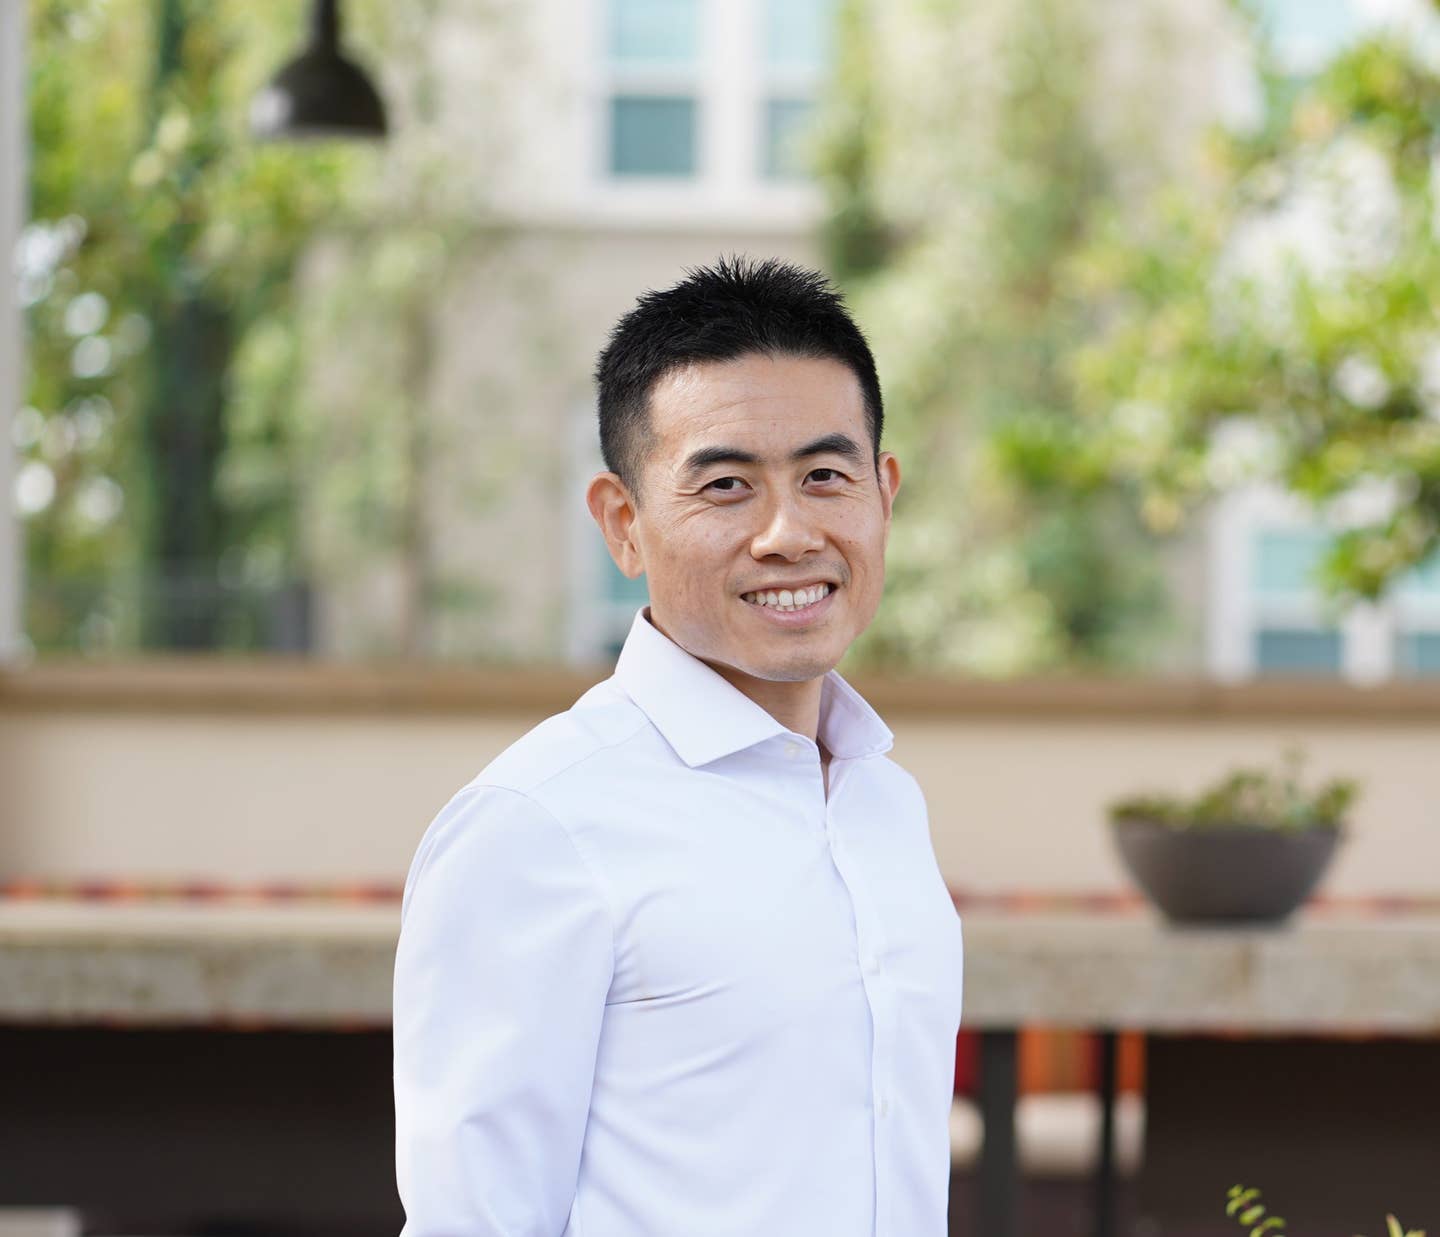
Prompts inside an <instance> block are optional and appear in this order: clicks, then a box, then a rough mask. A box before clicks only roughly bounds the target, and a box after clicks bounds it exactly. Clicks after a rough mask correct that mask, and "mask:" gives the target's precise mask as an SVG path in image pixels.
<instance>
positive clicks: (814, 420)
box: [592, 354, 900, 682]
mask: <svg viewBox="0 0 1440 1237" xmlns="http://www.w3.org/2000/svg"><path fill="white" fill-rule="evenodd" d="M650 428H651V435H652V437H651V450H650V452H649V454H648V455H647V457H646V458H645V461H644V464H643V473H642V476H641V478H640V481H639V485H640V495H639V504H638V508H634V509H633V518H632V519H631V521H630V523H629V526H628V530H627V537H626V541H627V543H628V544H627V545H625V546H623V547H621V549H622V552H621V553H619V554H618V555H617V557H619V558H620V560H621V562H620V565H621V569H622V570H624V571H626V574H628V575H632V576H633V575H637V574H639V571H641V570H643V571H644V572H645V575H646V577H647V583H648V586H649V592H650V615H651V618H652V620H653V621H654V623H655V625H656V626H657V627H659V628H660V630H661V631H663V632H664V633H665V634H666V635H667V636H669V637H670V638H671V639H672V640H674V641H675V642H676V643H677V644H679V645H680V646H681V647H682V648H684V649H686V650H687V651H688V652H690V653H691V654H692V655H694V656H696V657H698V658H700V659H701V660H702V661H706V662H708V663H710V664H712V665H714V666H715V667H716V669H718V670H719V671H720V672H721V673H722V674H726V677H727V678H731V680H732V681H734V680H735V674H734V673H733V672H738V673H739V674H741V675H747V676H750V677H752V678H756V679H765V680H770V681H780V682H800V681H805V680H810V679H815V678H818V677H819V676H821V675H823V674H824V673H825V672H826V671H828V670H830V669H832V668H833V667H834V666H835V665H836V664H837V663H838V662H839V660H840V658H841V657H842V656H843V654H844V653H845V650H846V649H847V648H849V647H850V644H851V642H852V641H854V639H855V637H856V636H858V635H859V634H860V633H861V632H862V631H863V630H864V629H865V628H866V626H868V624H869V623H870V620H871V619H872V618H873V617H874V615H875V611H876V608H877V607H878V606H879V604H880V595H881V591H882V588H883V585H884V580H885V546H886V542H887V541H888V539H889V532H890V510H891V504H892V502H893V500H894V496H895V492H896V491H897V489H898V488H899V483H900V471H899V465H898V463H897V462H896V461H895V458H894V456H892V455H890V453H889V452H884V453H882V454H881V456H880V460H879V470H878V472H877V470H876V463H875V459H874V449H873V447H872V445H871V441H870V433H869V430H868V428H867V425H866V420H865V406H864V397H863V395H862V393H861V389H860V384H859V382H858V381H857V379H856V377H855V375H854V374H853V373H852V372H851V370H850V369H849V367H847V366H845V365H843V364H841V363H840V362H838V361H834V360H830V359H814V358H800V357H792V356H776V357H767V356H763V355H760V354H751V355H748V356H744V357H741V358H739V359H737V360H734V361H724V362H705V363H701V364H697V365H693V366H690V367H688V368H686V369H684V370H679V371H674V372H672V373H671V374H669V375H667V376H666V377H665V378H663V379H662V380H661V381H660V382H658V383H657V384H656V385H655V387H654V389H653V390H652V392H651V396H650ZM592 509H593V508H592ZM611 545H612V549H614V548H615V542H614V540H613V539H612V542H611ZM817 588H818V589H819V590H820V592H822V593H826V590H827V589H828V593H826V595H824V596H823V597H820V599H819V600H814V601H810V602H809V603H808V604H805V599H806V597H807V596H813V595H814V594H813V593H808V592H807V590H815V589H817ZM785 592H788V593H790V594H791V596H790V597H789V598H788V599H787V598H786V597H785V596H783V593H785ZM796 592H800V593H801V594H802V595H801V596H800V597H798V598H797V597H795V596H794V594H795V593H796ZM757 594H764V595H767V600H769V598H768V595H769V594H774V595H775V600H778V601H779V602H781V603H785V602H787V601H788V603H789V607H790V608H789V609H787V608H786V607H785V606H784V605H783V604H782V605H770V604H761V602H760V598H759V597H758V596H757ZM727 668H728V670H729V671H731V672H732V673H726V671H727Z"/></svg>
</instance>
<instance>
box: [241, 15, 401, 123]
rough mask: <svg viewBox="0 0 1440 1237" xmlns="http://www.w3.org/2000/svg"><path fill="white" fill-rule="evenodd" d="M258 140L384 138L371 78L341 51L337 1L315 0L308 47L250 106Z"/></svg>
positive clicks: (382, 110) (381, 114)
mask: <svg viewBox="0 0 1440 1237" xmlns="http://www.w3.org/2000/svg"><path fill="white" fill-rule="evenodd" d="M250 130H251V132H252V133H253V134H254V135H255V136H256V137H257V138H262V139H274V140H279V141H291V140H295V139H299V138H317V137H318V138H325V137H384V136H385V107H384V104H382V103H381V102H380V96H379V94H377V93H376V91H375V87H374V86H373V85H371V83H370V79H369V77H367V76H366V75H365V73H364V71H363V70H362V69H361V68H360V66H359V65H357V64H356V63H355V62H354V61H353V60H349V59H347V58H346V57H345V56H344V55H343V54H342V53H341V51H340V10H339V3H338V0H315V3H314V7H313V8H312V9H311V10H310V42H309V43H308V44H307V45H306V47H305V49H304V50H303V51H302V52H301V53H300V55H299V56H297V57H296V58H295V59H294V60H292V61H291V62H290V63H289V64H287V65H286V66H285V67H284V68H283V69H281V70H280V72H278V73H277V74H275V76H274V77H273V78H272V79H271V80H270V84H269V85H268V86H266V87H265V89H264V90H262V91H260V93H259V94H257V95H256V96H255V98H254V100H253V101H252V102H251V104H250Z"/></svg>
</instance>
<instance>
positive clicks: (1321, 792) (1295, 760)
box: [1109, 748, 1357, 924]
mask: <svg viewBox="0 0 1440 1237" xmlns="http://www.w3.org/2000/svg"><path fill="white" fill-rule="evenodd" d="M1302 762H1303V755H1302V753H1301V752H1300V751H1299V750H1298V749H1293V748H1292V749H1290V750H1288V751H1286V753H1285V755H1284V757H1283V765H1282V769H1281V771H1280V772H1279V773H1278V774H1275V773H1270V772H1267V771H1266V770H1263V769H1254V768H1242V769H1237V770H1235V771H1234V772H1231V773H1229V774H1228V775H1226V776H1224V777H1222V778H1221V779H1220V780H1218V781H1217V782H1215V783H1214V784H1213V785H1211V786H1209V787H1207V788H1205V789H1204V790H1202V791H1201V792H1200V793H1199V794H1198V795H1196V796H1194V797H1193V798H1190V799H1185V798H1180V797H1176V796H1173V795H1165V794H1142V795H1135V796H1131V797H1128V798H1124V799H1120V800H1117V801H1116V802H1114V803H1112V804H1111V805H1110V808H1109V812H1110V824H1111V829H1112V833H1113V835H1114V838H1115V842H1116V845H1117V846H1118V848H1119V850H1120V856H1121V858H1122V859H1123V860H1124V862H1125V866H1126V867H1127V868H1128V869H1129V871H1130V874H1131V876H1133V877H1134V879H1135V881H1136V883H1137V884H1138V885H1139V886H1140V888H1141V889H1142V890H1144V892H1145V893H1146V895H1147V896H1148V897H1149V898H1150V900H1151V901H1152V902H1154V903H1155V905H1156V906H1157V907H1158V908H1159V909H1160V911H1161V912H1162V913H1163V914H1164V915H1165V916H1166V918H1168V919H1170V920H1172V921H1174V922H1177V923H1250V924H1253V923H1272V924H1273V923H1278V922H1280V921H1281V920H1283V919H1285V918H1286V917H1287V916H1288V915H1290V914H1291V913H1292V912H1293V911H1294V910H1295V909H1296V908H1297V907H1298V906H1300V905H1301V903H1303V902H1304V901H1305V899H1306V898H1308V897H1309V896H1310V894H1311V892H1312V891H1313V890H1314V888H1315V886H1316V885H1317V884H1318V883H1319V881H1320V878H1321V876H1322V875H1324V872H1325V869H1326V867H1327V866H1328V865H1329V863H1330V860H1331V858H1332V856H1333V855H1334V852H1335V847H1336V845H1337V844H1338V843H1339V842H1340V841H1341V839H1342V838H1343V837H1344V828H1343V825H1344V820H1345V817H1346V814H1347V812H1348V811H1349V810H1350V807H1351V805H1352V804H1353V802H1354V800H1355V795H1356V791H1357V787H1356V783H1355V782H1353V781H1351V780H1348V779H1336V780H1334V781H1330V782H1326V783H1325V784H1323V785H1321V786H1319V787H1317V788H1316V789H1315V790H1312V791H1306V790H1304V789H1303V788H1302V787H1301V785H1300V780H1299V771H1300V765H1301V763H1302Z"/></svg>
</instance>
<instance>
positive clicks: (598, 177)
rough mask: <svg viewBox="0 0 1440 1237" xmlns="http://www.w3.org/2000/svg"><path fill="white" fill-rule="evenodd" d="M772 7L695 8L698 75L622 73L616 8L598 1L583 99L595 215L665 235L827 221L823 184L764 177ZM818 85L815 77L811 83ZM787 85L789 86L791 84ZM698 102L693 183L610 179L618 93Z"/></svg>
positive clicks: (740, 3)
mask: <svg viewBox="0 0 1440 1237" xmlns="http://www.w3.org/2000/svg"><path fill="white" fill-rule="evenodd" d="M763 2H764V0H696V3H697V5H698V9H699V31H700V34H699V43H700V46H699V54H698V59H697V63H696V65H695V68H694V70H693V72H690V73H685V72H679V73H677V72H674V71H671V72H665V71H662V70H658V69H657V70H654V71H650V70H643V69H639V68H629V67H623V66H617V65H615V64H613V63H612V61H611V59H610V40H609V31H610V25H609V23H610V5H611V0H590V2H589V3H588V4H586V5H584V6H583V8H584V11H585V14H586V19H585V27H586V28H585V30H584V32H583V34H584V41H585V46H586V50H587V54H586V55H585V57H584V63H585V64H586V66H587V77H586V79H585V81H584V82H583V86H582V90H581V91H580V99H581V106H582V107H583V108H584V114H585V120H584V128H585V136H584V141H585V147H586V150H587V152H588V153H587V155H586V157H585V160H584V163H585V175H584V177H583V179H582V184H581V186H580V188H581V194H582V197H583V199H584V202H585V207H586V210H587V213H589V214H590V215H592V216H596V217H599V218H600V219H602V220H603V219H611V220H613V221H615V222H617V223H626V224H631V225H641V226H648V225H652V224H653V225H655V226H660V227H665V228H677V227H690V226H695V225H696V224H697V223H701V224H705V225H707V226H713V225H715V224H720V223H723V226H724V227H725V228H726V229H727V230H728V231H746V230H750V229H763V230H765V231H767V232H775V231H791V230H803V229H805V228H808V227H810V226H812V225H813V224H814V222H815V221H816V219H818V217H819V214H820V211H821V208H822V205H823V202H822V198H821V193H820V189H819V186H818V185H815V184H811V183H808V182H806V181H803V180H801V181H795V180H772V179H771V178H769V177H767V176H765V175H764V166H763V158H762V157H763V154H764V147H763V136H764V135H763V106H764V100H765V99H766V98H768V97H769V89H770V78H769V77H768V75H767V71H766V65H765V60H764V51H765V49H764V45H763V26H762V24H761V17H762V13H761V9H760V5H761V4H762V3H763ZM812 76H813V75H812ZM787 80H788V79H787ZM677 92H678V93H685V94H693V96H694V98H695V107H696V117H697V131H696V137H695V143H696V149H695V154H696V165H695V172H694V174H693V175H691V176H688V177H674V176H631V175H625V176H615V175H613V174H612V173H611V172H610V100H611V98H612V97H613V96H614V95H615V94H632V93H633V94H645V93H653V94H665V95H669V94H672V93H677Z"/></svg>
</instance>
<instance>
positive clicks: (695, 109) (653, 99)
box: [607, 0, 700, 178]
mask: <svg viewBox="0 0 1440 1237" xmlns="http://www.w3.org/2000/svg"><path fill="white" fill-rule="evenodd" d="M609 17H610V25H609V32H608V36H609V37H608V47H607V57H608V62H609V81H610V98H609V117H608V122H609V156H608V165H607V166H608V170H609V172H610V174H611V175H612V176H617V177H628V176H661V177H677V178H685V177H691V176H694V175H695V173H696V170H697V163H698V147H699V136H698V135H699V99H698V95H699V89H700V77H699V70H700V0H610V9H609Z"/></svg>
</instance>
